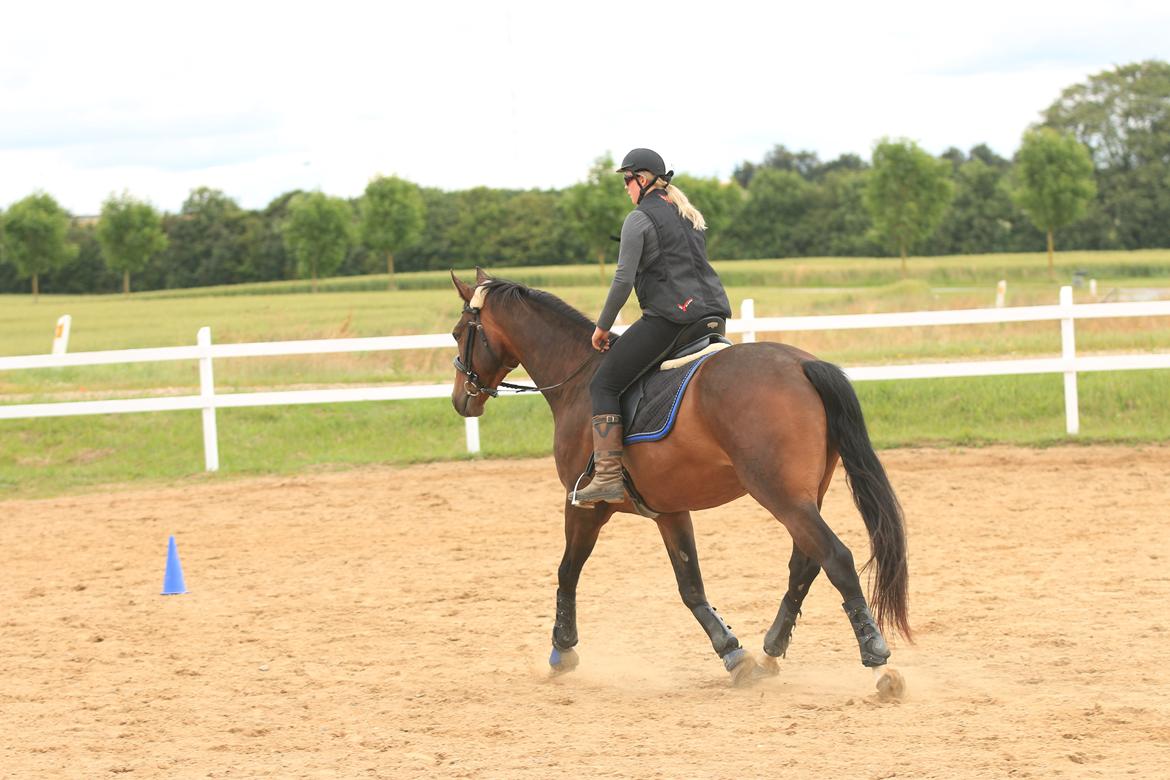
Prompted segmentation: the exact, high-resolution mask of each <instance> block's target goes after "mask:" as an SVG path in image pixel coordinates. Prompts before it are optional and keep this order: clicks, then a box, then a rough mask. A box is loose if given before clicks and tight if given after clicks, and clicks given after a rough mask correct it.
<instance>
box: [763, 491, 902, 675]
mask: <svg viewBox="0 0 1170 780" xmlns="http://www.w3.org/2000/svg"><path fill="white" fill-rule="evenodd" d="M749 490H750V492H751V494H752V496H754V497H755V499H756V500H757V501H759V502H760V503H761V504H763V505H764V506H765V507H766V508H767V509H768V511H770V512H771V513H772V514H773V515H774V516H775V517H776V519H777V520H779V521H780V522H781V523H783V524H784V527H785V528H787V529H788V532H789V533H790V534H792V541H793V542H794V543H795V545H796V546H797V547H798V548H800V551H801V552H803V553H804V554H805V555H806V556H807V557H808V558H809V559H810V560H812V561H813V562H814V563H816V564H817V565H819V566H820V567H821V568H822V569H824V570H825V575H826V576H827V577H828V578H829V581H830V582H832V583H833V587H835V588H836V589H837V591H838V592H839V593H840V594H841V600H842V602H843V603H842V605H841V606H842V607H843V608H844V610H845V614H846V615H848V617H849V623H850V625H851V626H852V627H853V634H854V636H855V637H856V639H857V646H858V649H859V650H860V651H861V663H862V664H864V665H865V666H869V667H878V666H883V665H884V664H885V663H886V661H887V660H888V659H889V657H890V648H889V646H888V645H887V644H886V640H885V638H884V637H883V636H882V634H881V631H880V630H879V629H878V627H877V623H876V622H875V621H874V619H873V615H872V614H871V613H870V611H869V605H868V604H867V603H866V601H865V595H864V594H863V593H862V590H861V580H860V578H858V576H857V570H856V569H855V568H854V564H853V553H851V552H850V551H849V548H848V547H846V546H845V544H844V543H843V542H842V541H841V540H840V539H839V538H837V535H836V534H835V533H833V529H831V528H829V525H828V523H826V522H825V520H824V518H822V517H821V513H820V510H818V509H817V505H816V503H815V502H814V501H792V500H790V499H788V497H787V496H786V495H784V494H783V493H782V491H781V488H780V487H779V486H772V485H758V484H754V485H749Z"/></svg>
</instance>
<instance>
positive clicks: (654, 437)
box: [622, 352, 719, 444]
mask: <svg viewBox="0 0 1170 780" xmlns="http://www.w3.org/2000/svg"><path fill="white" fill-rule="evenodd" d="M718 354H719V353H718V352H712V353H710V354H708V355H703V357H701V358H699V359H698V360H696V361H695V362H694V363H693V364H691V370H690V371H688V372H687V375H686V376H685V377H683V381H682V384H681V385H679V386H678V392H677V393H675V395H674V403H673V404H672V405H671V407H670V414H669V415H667V417H666V422H665V423H664V424H663V425H662V427H661V428H659V429H658V430H656V431H650V432H648V433H634V434H631V435H629V436H626V437H623V438H622V443H624V444H641V443H643V442H648V441H660V440H661V439H665V438H666V435H667V434H668V433H670V430H671V428H673V427H674V421H675V419H676V418H677V417H678V407H679V405H680V404H681V403H682V397H683V393H685V392H686V391H687V385H689V384H690V383H691V377H693V376H694V375H695V372H696V371H698V370H699V366H701V365H703V363H704V362H706V361H707V359H708V358H710V357H713V356H714V355H718Z"/></svg>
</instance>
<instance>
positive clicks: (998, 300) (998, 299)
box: [995, 279, 1007, 309]
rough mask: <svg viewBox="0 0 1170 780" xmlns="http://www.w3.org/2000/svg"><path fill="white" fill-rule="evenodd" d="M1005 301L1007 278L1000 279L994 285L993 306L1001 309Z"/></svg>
mask: <svg viewBox="0 0 1170 780" xmlns="http://www.w3.org/2000/svg"><path fill="white" fill-rule="evenodd" d="M1006 302H1007V279H1000V280H999V284H997V285H995V308H997V309H1002V308H1003V305H1004V303H1006Z"/></svg>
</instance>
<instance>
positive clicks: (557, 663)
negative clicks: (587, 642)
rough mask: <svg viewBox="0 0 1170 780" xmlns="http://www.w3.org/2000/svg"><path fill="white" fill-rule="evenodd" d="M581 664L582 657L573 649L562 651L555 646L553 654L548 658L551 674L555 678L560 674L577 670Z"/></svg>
mask: <svg viewBox="0 0 1170 780" xmlns="http://www.w3.org/2000/svg"><path fill="white" fill-rule="evenodd" d="M579 663H581V656H579V655H577V651H576V650H574V649H572V648H569V649H568V650H561V649H560V648H558V647H556V646H555V645H554V646H553V649H552V653H551V654H550V655H549V657H548V665H549V673H550V674H551V675H552V676H554V677H555V676H556V675H558V674H565V673H566V672H571V671H573V670H574V669H576V668H577V664H579Z"/></svg>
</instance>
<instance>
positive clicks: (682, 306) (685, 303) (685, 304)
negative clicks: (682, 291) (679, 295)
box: [675, 298, 695, 311]
mask: <svg viewBox="0 0 1170 780" xmlns="http://www.w3.org/2000/svg"><path fill="white" fill-rule="evenodd" d="M693 300H695V299H694V298H687V299H686V300H685V301H683V302H682V303H676V304H675V306H677V307H679V308H680V309H682V310H683V311H686V310H687V307H688V306H690V305H691V301H693Z"/></svg>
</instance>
